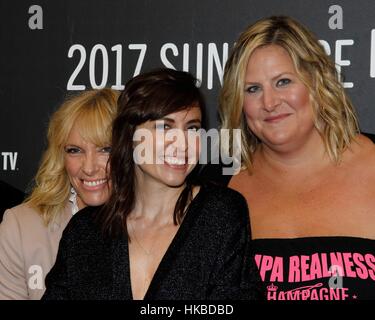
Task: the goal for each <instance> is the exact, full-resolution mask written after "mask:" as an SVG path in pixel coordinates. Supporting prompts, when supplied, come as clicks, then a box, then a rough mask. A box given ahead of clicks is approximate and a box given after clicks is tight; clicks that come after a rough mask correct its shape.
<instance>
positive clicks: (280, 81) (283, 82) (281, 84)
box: [277, 78, 291, 86]
mask: <svg viewBox="0 0 375 320" xmlns="http://www.w3.org/2000/svg"><path fill="white" fill-rule="evenodd" d="M290 82H291V80H290V79H287V78H285V79H280V80H279V81H277V85H278V86H286V85H288V84H289V83H290Z"/></svg>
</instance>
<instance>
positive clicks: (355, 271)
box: [253, 237, 375, 300]
mask: <svg viewBox="0 0 375 320" xmlns="http://www.w3.org/2000/svg"><path fill="white" fill-rule="evenodd" d="M253 245H254V250H255V253H256V254H255V261H256V264H257V266H258V269H259V272H260V276H261V278H262V280H263V281H264V282H265V286H266V289H267V299H268V300H375V240H370V239H364V238H356V237H307V238H292V239H256V240H253Z"/></svg>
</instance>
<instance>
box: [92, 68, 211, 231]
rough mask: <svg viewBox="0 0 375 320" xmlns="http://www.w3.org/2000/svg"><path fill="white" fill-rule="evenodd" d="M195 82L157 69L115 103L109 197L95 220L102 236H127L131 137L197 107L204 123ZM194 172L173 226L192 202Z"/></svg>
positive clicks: (130, 205)
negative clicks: (148, 124)
mask: <svg viewBox="0 0 375 320" xmlns="http://www.w3.org/2000/svg"><path fill="white" fill-rule="evenodd" d="M196 81H197V80H196V79H195V78H194V77H193V76H192V75H190V74H189V73H187V72H183V71H176V70H172V69H158V70H154V71H151V72H148V73H144V74H141V75H138V76H136V77H135V78H133V79H131V80H129V81H128V82H127V83H126V85H125V90H124V91H123V92H122V94H121V95H120V97H119V100H118V108H119V109H118V114H117V117H116V118H115V120H114V123H113V131H112V152H111V155H110V160H109V163H110V177H111V183H112V194H111V196H110V198H109V200H108V202H107V203H106V204H105V205H104V206H103V207H102V209H101V210H100V211H99V214H98V216H97V222H98V223H99V224H100V225H101V229H102V231H103V232H104V234H106V235H108V236H110V237H117V236H121V235H128V232H127V227H126V219H127V216H128V215H129V214H130V212H131V211H132V210H133V209H134V204H135V199H136V193H135V163H134V160H133V135H134V133H135V130H136V127H137V126H139V125H140V124H142V123H145V122H146V121H150V120H151V121H152V120H158V119H161V118H163V117H165V116H166V115H168V114H171V113H174V112H178V111H181V110H185V109H188V108H190V107H191V106H193V105H194V106H198V107H199V108H200V109H201V113H202V120H203V122H204V119H203V118H204V99H203V96H202V94H201V92H200V90H199V89H198V88H197V86H196ZM196 169H197V168H195V169H194V170H193V171H192V172H191V173H190V174H189V175H188V177H187V179H186V182H185V185H186V186H185V188H184V189H183V191H182V192H181V194H180V196H179V198H178V200H177V203H176V206H175V210H174V213H173V219H174V223H175V224H176V225H177V224H179V223H181V221H182V219H183V217H184V215H185V213H186V209H187V206H188V204H189V203H190V201H191V199H192V190H193V186H194V184H195V182H194V181H195V179H194V178H195V174H196V172H197V170H196Z"/></svg>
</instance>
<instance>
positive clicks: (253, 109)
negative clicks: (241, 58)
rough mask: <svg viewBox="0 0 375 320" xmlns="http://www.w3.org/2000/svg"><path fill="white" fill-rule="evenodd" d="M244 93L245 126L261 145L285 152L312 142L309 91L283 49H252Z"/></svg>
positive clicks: (269, 47)
mask: <svg viewBox="0 0 375 320" xmlns="http://www.w3.org/2000/svg"><path fill="white" fill-rule="evenodd" d="M244 90H245V93H244V105H243V111H244V114H245V117H246V121H247V125H248V126H249V128H250V130H251V131H252V132H253V133H254V134H255V135H256V136H257V137H258V138H259V139H260V140H261V141H262V142H263V143H264V144H266V145H267V146H269V147H270V148H272V149H274V148H278V149H280V150H283V151H286V150H290V149H291V148H295V147H298V146H300V145H301V144H304V143H307V142H308V141H309V139H310V138H312V137H314V139H315V137H316V135H317V131H316V129H315V126H314V113H313V108H312V105H311V100H310V94H309V90H308V88H307V87H306V86H305V85H304V83H303V82H302V81H301V80H300V79H299V77H298V75H297V72H296V70H295V68H294V64H293V61H292V59H291V57H290V56H289V54H288V52H287V51H286V50H285V49H284V48H282V47H280V46H278V45H268V46H265V47H259V48H257V49H256V50H254V52H253V54H252V55H251V56H250V58H249V61H248V64H247V69H246V75H245V88H244Z"/></svg>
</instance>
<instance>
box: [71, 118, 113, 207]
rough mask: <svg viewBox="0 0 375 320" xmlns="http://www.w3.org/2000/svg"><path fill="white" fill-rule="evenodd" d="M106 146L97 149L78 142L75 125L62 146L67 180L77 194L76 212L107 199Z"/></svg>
mask: <svg viewBox="0 0 375 320" xmlns="http://www.w3.org/2000/svg"><path fill="white" fill-rule="evenodd" d="M109 153H110V147H109V146H97V145H95V144H93V143H91V142H88V141H86V140H84V139H83V138H82V136H81V135H80V133H79V129H78V127H77V126H76V125H74V126H73V128H72V130H71V131H70V134H69V137H68V140H67V142H66V144H65V146H64V164H65V170H66V172H67V174H68V177H69V180H70V183H71V185H72V186H73V188H74V189H75V191H76V192H77V204H78V207H79V209H82V208H83V207H85V206H98V205H101V204H103V203H104V202H105V201H107V199H108V197H109V183H108V181H107V173H106V166H107V162H108V157H109Z"/></svg>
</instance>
